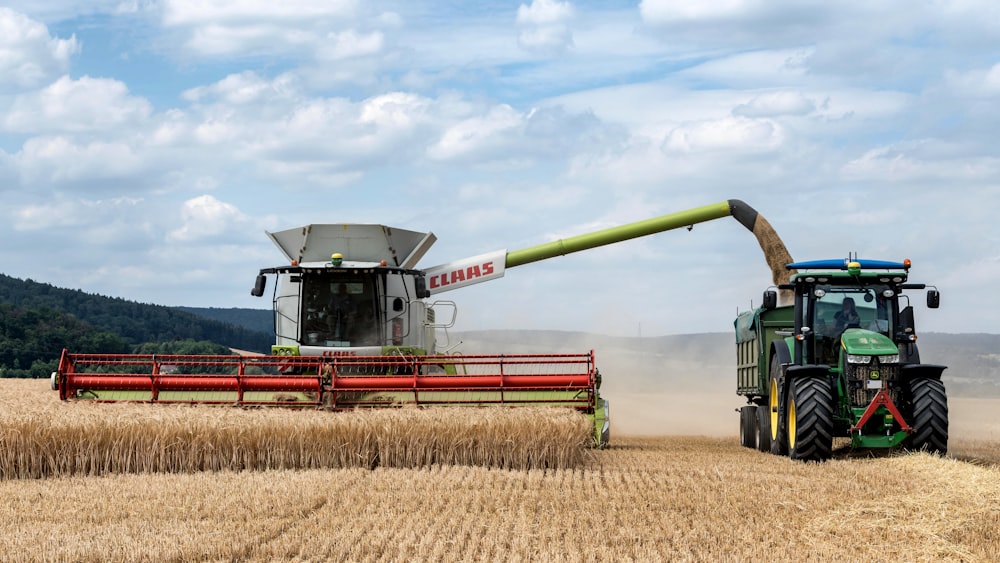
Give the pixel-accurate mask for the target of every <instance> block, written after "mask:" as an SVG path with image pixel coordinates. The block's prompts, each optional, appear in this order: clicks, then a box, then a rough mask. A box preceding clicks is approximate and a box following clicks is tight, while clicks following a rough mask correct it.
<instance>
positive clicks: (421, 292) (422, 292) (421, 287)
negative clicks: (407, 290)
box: [413, 276, 431, 299]
mask: <svg viewBox="0 0 1000 563" xmlns="http://www.w3.org/2000/svg"><path fill="white" fill-rule="evenodd" d="M413 286H414V288H416V290H417V299H424V298H425V297H430V296H431V292H430V290H428V289H427V280H426V279H425V278H424V277H423V276H417V278H416V279H414V280H413Z"/></svg>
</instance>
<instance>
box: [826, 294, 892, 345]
mask: <svg viewBox="0 0 1000 563" xmlns="http://www.w3.org/2000/svg"><path fill="white" fill-rule="evenodd" d="M887 289H888V287H885V286H867V287H865V288H856V287H851V288H845V287H836V286H817V287H816V290H815V294H816V297H817V298H816V302H815V306H814V308H813V316H814V319H813V324H812V326H813V327H814V328H815V330H816V334H817V335H821V336H827V337H831V338H836V337H838V336H840V334H841V333H843V332H844V331H845V330H846V329H849V328H863V329H867V330H870V331H873V332H879V333H882V334H885V335H887V336H888V335H890V334H891V333H890V329H891V328H892V327H890V326H889V325H890V319H892V314H891V311H890V310H889V307H890V306H891V300H889V299H886V298H885V297H884V294H885V293H884V292H885V291H886V290H887Z"/></svg>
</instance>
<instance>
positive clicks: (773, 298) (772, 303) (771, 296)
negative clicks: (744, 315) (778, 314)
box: [761, 290, 778, 311]
mask: <svg viewBox="0 0 1000 563" xmlns="http://www.w3.org/2000/svg"><path fill="white" fill-rule="evenodd" d="M777 306H778V292H777V291H774V290H768V291H765V292H764V303H763V304H762V305H761V307H763V308H764V309H765V310H768V311H770V310H771V309H774V308H775V307H777Z"/></svg>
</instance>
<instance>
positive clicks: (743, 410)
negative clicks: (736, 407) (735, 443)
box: [740, 405, 757, 448]
mask: <svg viewBox="0 0 1000 563" xmlns="http://www.w3.org/2000/svg"><path fill="white" fill-rule="evenodd" d="M740 445H741V446H743V447H744V448H753V447H755V446H756V445H757V406H756V405H746V406H744V407H740Z"/></svg>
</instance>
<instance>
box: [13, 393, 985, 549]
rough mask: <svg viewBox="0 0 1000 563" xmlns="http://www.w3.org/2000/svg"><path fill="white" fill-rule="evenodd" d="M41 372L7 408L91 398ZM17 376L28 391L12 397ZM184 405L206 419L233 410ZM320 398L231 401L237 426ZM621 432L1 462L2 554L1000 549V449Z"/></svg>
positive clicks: (106, 408)
mask: <svg viewBox="0 0 1000 563" xmlns="http://www.w3.org/2000/svg"><path fill="white" fill-rule="evenodd" d="M30 384H31V385H34V386H35V387H29V386H28V385H29V384H28V383H20V384H19V385H21V386H20V387H17V386H12V385H11V384H10V383H9V382H7V381H5V380H0V409H2V414H0V419H2V420H3V421H8V420H11V419H12V418H13V419H21V420H24V419H26V418H27V417H28V415H27V414H26V413H27V412H28V411H34V412H35V413H37V414H39V416H42V417H50V418H51V417H55V416H57V415H59V414H60V413H62V414H63V415H65V413H66V412H69V411H68V410H64V407H66V408H68V409H69V410H74V411H75V410H78V409H77V407H79V406H80V405H75V406H74V405H63V404H61V403H59V402H58V400H57V399H55V398H54V397H52V395H53V394H52V393H49V392H41V391H36V390H35V389H36V388H37V389H39V390H40V389H42V388H43V385H42V384H40V383H38V382H31V383H30ZM12 389H17V390H18V392H20V393H21V395H20V396H19V397H17V398H16V399H15V398H11V391H12ZM83 406H85V407H88V408H87V409H86V410H87V413H88V417H89V416H92V417H93V419H94V423H93V424H94V426H93V427H91V428H93V429H99V421H100V420H101V419H102V417H103V419H104V420H105V421H106V425H119V424H127V423H128V420H127V419H128V418H129V416H133V417H134V416H135V415H134V411H129V410H128V409H121V410H116V408H117V407H120V406H122V405H83ZM153 410H154V411H155V409H153ZM161 410H164V411H168V412H169V411H170V410H171V409H161ZM180 410H181V412H187V413H189V414H190V413H195V414H194V415H192V416H195V420H198V418H197V416H200V414H201V411H203V410H209V411H210V412H213V413H214V412H216V411H217V410H219V409H211V410H210V409H201V408H195V409H190V408H189V409H186V410H184V409H180ZM129 412H132V414H131V415H129V414H128V413H129ZM155 412H160V411H155ZM619 412H621V411H619ZM43 413H45V414H43ZM102 413H104V414H103V415H102ZM312 414H316V415H317V416H320V415H322V416H326V417H327V418H330V417H331V416H333V417H338V418H339V417H340V416H345V417H346V416H353V415H355V414H364V413H343V415H338V414H333V415H331V413H312ZM312 414H311V413H308V412H287V411H279V412H278V413H274V411H264V410H261V411H249V412H244V411H239V410H235V409H234V410H233V411H232V413H229V414H218V415H217V416H219V417H220V420H225V421H227V422H226V423H227V424H236V423H238V422H239V423H249V422H250V421H249V418H247V419H244V418H243V417H244V416H246V417H250V418H252V417H257V416H261V417H263V419H265V420H270V418H269V417H277V418H278V419H280V418H283V417H284V416H286V415H287V416H293V417H294V416H304V417H306V418H307V419H308V418H309V417H311V416H312ZM456 414H459V413H456ZM163 416H165V417H167V415H166V414H164V415H163ZM170 416H173V415H170ZM177 416H178V417H179V418H178V423H179V422H180V421H182V420H183V418H182V417H181V415H177ZM230 416H233V417H236V418H228V417H230ZM620 416H626V415H625V414H620ZM167 418H169V417H167ZM88 420H89V419H88ZM276 420H277V419H276ZM733 421H734V422H735V417H734V418H733ZM272 423H274V421H271V422H268V423H267V424H272ZM170 424H173V422H171V423H170ZM198 424H207V423H205V422H198ZM262 424H263V423H262ZM284 424H287V422H284ZM303 424H305V423H304V422H303ZM309 424H312V423H311V422H310V423H309ZM48 425H49V426H58V424H57V423H56V422H49V423H48ZM265 426H266V425H265ZM194 428H198V426H197V425H195V426H194ZM309 428H310V430H316V429H315V428H312V427H309ZM402 430H403V428H402V427H400V431H402ZM410 430H411V431H414V432H419V431H420V430H421V428H419V427H417V428H411V429H410ZM203 431H204V430H193V432H203ZM303 431H305V430H303ZM536 431H538V429H536ZM178 432H179V431H178ZM518 436H519V437H520V438H521V439H531V437H530V436H528V435H527V433H521V434H519V435H518ZM79 438H80V439H81V440H85V439H86V438H85V437H83V436H79ZM991 443H992V450H991V451H992V452H993V454H994V455H995V454H996V452H997V451H998V450H1000V446H998V444H997V443H996V440H993V441H992V442H991ZM612 444H613V445H612V447H611V448H610V449H608V450H605V451H586V452H585V453H584V455H583V458H582V459H581V460H580V462H579V464H578V465H575V466H570V465H564V466H562V467H561V468H557V469H540V468H534V469H497V468H495V467H492V468H491V467H483V466H474V465H452V464H449V463H437V462H435V463H431V464H424V465H420V464H417V465H420V466H419V467H418V468H399V467H388V466H386V465H384V464H379V465H378V466H377V467H376V468H375V469H369V468H368V466H364V465H363V464H362V467H348V468H342V469H278V468H275V469H269V470H253V471H247V470H240V471H233V470H220V471H214V470H213V471H194V470H192V472H190V473H188V472H183V473H154V474H107V475H103V476H83V475H75V476H63V477H50V478H45V479H7V480H0V542H2V546H3V551H0V560H3V561H84V562H86V561H109V560H111V561H202V560H207V561H480V560H490V561H495V560H503V561H528V560H531V561H749V560H773V559H778V560H802V561H868V560H876V561H993V560H995V559H996V554H997V553H1000V468H998V467H997V466H996V465H976V464H973V463H966V462H962V461H958V460H956V459H953V458H940V457H934V456H929V455H926V454H913V455H893V456H883V457H845V456H836V457H835V459H833V460H831V461H830V462H827V463H822V464H804V463H798V462H793V461H791V460H789V459H787V458H782V457H777V456H772V455H768V454H762V453H759V452H756V451H751V450H748V449H746V448H741V447H739V445H738V442H737V440H736V437H735V436H733V437H728V438H705V437H646V438H621V437H618V438H616V439H615V440H614V441H613V443H612ZM510 447H514V445H513V444H510ZM989 447H990V446H988V445H987V443H986V442H982V441H981V442H977V446H976V448H977V451H986V450H987V449H988V448H989ZM4 448H6V446H4ZM275 455H276V456H277V454H275ZM291 455H292V454H290V453H285V454H281V456H291ZM296 455H298V454H296ZM278 457H280V456H278ZM993 459H996V458H995V457H994V458H993ZM512 465H513V464H512Z"/></svg>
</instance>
